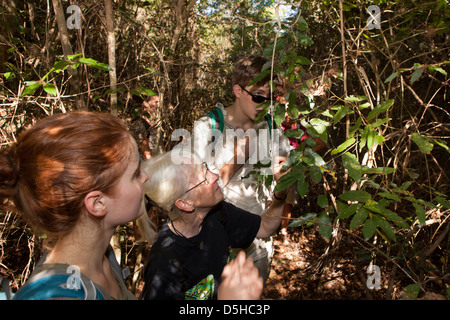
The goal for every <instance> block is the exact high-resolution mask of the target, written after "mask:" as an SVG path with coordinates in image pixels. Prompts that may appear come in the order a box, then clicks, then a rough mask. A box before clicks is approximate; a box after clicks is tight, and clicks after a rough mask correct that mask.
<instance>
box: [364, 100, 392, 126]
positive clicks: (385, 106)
mask: <svg viewBox="0 0 450 320" xmlns="http://www.w3.org/2000/svg"><path fill="white" fill-rule="evenodd" d="M393 104H394V100H393V99H390V100H386V101H383V102H382V103H380V104H379V105H378V106H376V107H375V108H373V110H372V111H370V112H369V114H368V115H367V120H369V121H371V120H374V119H375V118H376V117H378V115H380V114H381V113H383V112H386V111H388V110H389V108H390V107H392V105H393Z"/></svg>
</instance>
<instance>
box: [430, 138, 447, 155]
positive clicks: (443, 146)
mask: <svg viewBox="0 0 450 320" xmlns="http://www.w3.org/2000/svg"><path fill="white" fill-rule="evenodd" d="M433 140H434V142H435V143H436V144H437V145H438V146H441V147H442V148H444V149H445V150H446V151H447V152H449V153H450V148H449V146H448V145H447V142H446V141H444V140H441V139H433Z"/></svg>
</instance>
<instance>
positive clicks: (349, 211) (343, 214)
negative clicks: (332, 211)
mask: <svg viewBox="0 0 450 320" xmlns="http://www.w3.org/2000/svg"><path fill="white" fill-rule="evenodd" d="M337 203H338V205H339V206H340V210H339V215H338V218H339V219H347V218H348V217H350V216H352V215H353V214H354V213H355V212H356V211H357V210H358V209H359V208H361V205H360V204H359V203H354V204H352V205H350V206H347V205H346V204H343V203H342V202H340V201H338V202H337ZM344 206H346V207H344ZM342 207H344V209H342Z"/></svg>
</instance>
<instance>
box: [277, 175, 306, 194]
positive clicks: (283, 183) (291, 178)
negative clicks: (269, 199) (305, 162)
mask: <svg viewBox="0 0 450 320" xmlns="http://www.w3.org/2000/svg"><path fill="white" fill-rule="evenodd" d="M301 175H302V176H303V179H304V178H305V176H304V175H303V174H301ZM297 179H300V177H299V176H297V175H295V174H293V173H292V170H291V171H289V172H288V173H286V174H285V175H283V176H282V177H281V178H280V179H279V180H278V183H277V185H276V186H275V188H274V192H276V191H282V190H284V189H287V188H288V187H290V186H291V185H292V184H293V183H294V182H295V181H297Z"/></svg>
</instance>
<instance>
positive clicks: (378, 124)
mask: <svg viewBox="0 0 450 320" xmlns="http://www.w3.org/2000/svg"><path fill="white" fill-rule="evenodd" d="M391 120H392V118H384V119H380V120H377V121H375V122H374V123H372V128H376V127H379V126H381V125H382V124H385V123H387V122H389V121H391Z"/></svg>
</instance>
